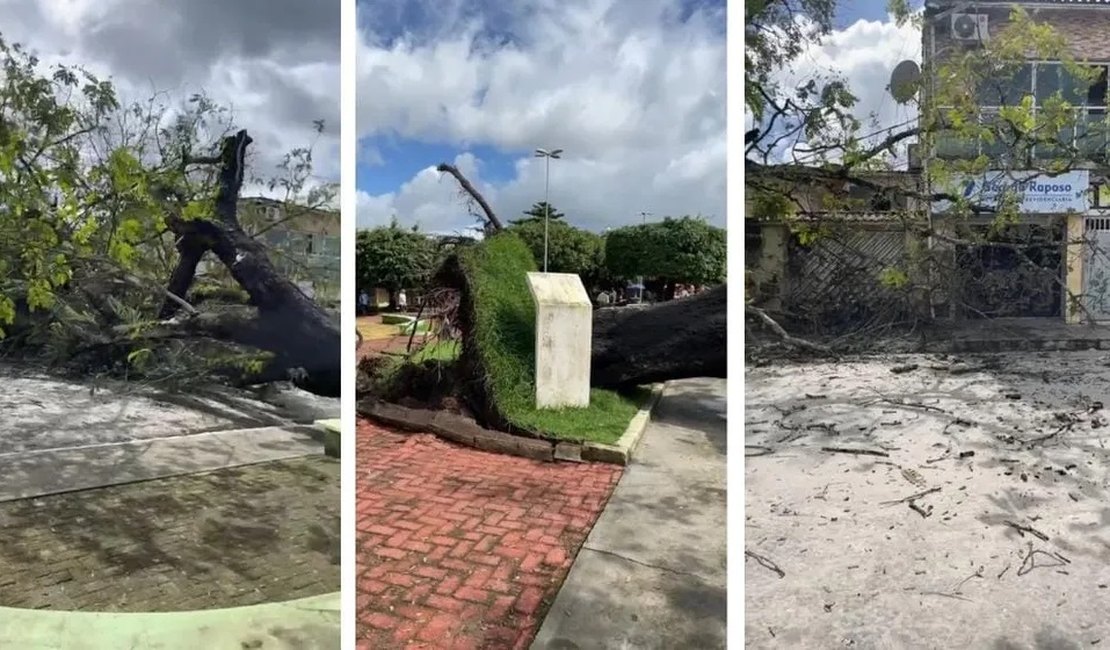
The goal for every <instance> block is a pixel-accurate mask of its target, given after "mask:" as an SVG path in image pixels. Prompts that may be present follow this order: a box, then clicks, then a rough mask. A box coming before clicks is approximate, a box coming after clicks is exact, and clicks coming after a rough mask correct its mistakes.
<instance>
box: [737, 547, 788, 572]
mask: <svg viewBox="0 0 1110 650" xmlns="http://www.w3.org/2000/svg"><path fill="white" fill-rule="evenodd" d="M744 555H745V556H746V557H750V558H751V559H753V560H755V561H756V562H758V563H759V566H761V567H763V568H764V569H768V570H770V571H774V572H775V573H777V574H778V576H779V578H785V577H786V572H785V571H783V570H782V569H780V568H779V565H777V564H775V563H774V562H772V561H771V560H769V559H767V558H766V557H764V556H762V555H760V554H759V553H756V552H754V551H748V550H745V551H744Z"/></svg>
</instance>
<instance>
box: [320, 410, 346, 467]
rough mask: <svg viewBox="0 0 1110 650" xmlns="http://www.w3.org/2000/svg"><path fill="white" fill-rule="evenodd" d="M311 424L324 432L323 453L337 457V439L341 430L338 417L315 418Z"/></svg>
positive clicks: (338, 448)
mask: <svg viewBox="0 0 1110 650" xmlns="http://www.w3.org/2000/svg"><path fill="white" fill-rule="evenodd" d="M313 424H314V425H315V426H316V427H317V428H319V429H321V430H323V432H324V455H325V456H328V457H330V458H339V450H340V444H339V440H340V436H341V434H342V432H343V424H342V420H340V419H339V418H331V419H328V420H316V421H315V422H313Z"/></svg>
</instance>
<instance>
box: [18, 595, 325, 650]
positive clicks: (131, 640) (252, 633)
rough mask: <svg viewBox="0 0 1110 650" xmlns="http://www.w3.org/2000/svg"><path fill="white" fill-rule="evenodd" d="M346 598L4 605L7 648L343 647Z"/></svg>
mask: <svg viewBox="0 0 1110 650" xmlns="http://www.w3.org/2000/svg"><path fill="white" fill-rule="evenodd" d="M339 615H340V598H339V594H338V593H336V594H328V595H325V596H318V597H314V598H305V599H302V600H296V601H291V602H286V603H273V604H269V605H256V606H253V607H235V608H231V609H213V610H204V611H196V612H174V613H165V614H123V613H107V612H105V613H101V612H56V611H40V610H34V609H13V608H8V607H3V608H0V647H4V648H41V649H42V650H116V649H118V648H144V649H148V650H195V649H196V648H262V649H266V650H269V649H273V650H338V649H339V648H340V647H341V643H340V628H339Z"/></svg>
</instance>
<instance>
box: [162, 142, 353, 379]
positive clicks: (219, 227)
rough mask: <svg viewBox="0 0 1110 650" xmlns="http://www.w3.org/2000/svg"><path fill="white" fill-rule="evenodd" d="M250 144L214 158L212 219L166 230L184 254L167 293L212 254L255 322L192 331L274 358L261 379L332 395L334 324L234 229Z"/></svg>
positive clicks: (188, 280)
mask: <svg viewBox="0 0 1110 650" xmlns="http://www.w3.org/2000/svg"><path fill="white" fill-rule="evenodd" d="M250 144H251V138H250V136H248V135H247V132H246V131H239V132H238V133H236V134H235V135H234V136H230V137H227V138H224V142H223V148H222V150H221V154H220V157H219V159H218V162H219V164H220V176H219V191H218V193H217V195H216V206H215V217H214V218H213V219H212V220H210V221H185V220H182V219H180V218H176V219H175V218H171V219H170V220H169V226H170V229H171V230H172V231H173V232H174V234H175V235H177V236H178V238H179V242H178V250H179V251H181V252H182V259H181V260H180V261H179V263H178V266H177V268H176V269H175V270H174V273H173V276H172V277H171V281H170V284H171V287H172V288H177V289H181V288H182V287H184V289H186V290H187V288H188V287H189V286H190V285H191V284H192V282H193V278H194V277H195V275H196V266H197V262H199V261H200V258H201V256H203V254H204V252H205V251H211V252H212V253H214V254H215V255H216V257H218V258H219V259H220V261H221V262H223V264H224V265H225V266H226V267H227V268H228V270H229V271H230V272H231V275H232V277H233V278H235V281H236V282H238V283H239V286H241V287H242V288H243V289H244V290H245V291H246V292H247V293H248V294H249V295H250V299H251V305H252V306H254V307H255V308H257V313H258V317H257V319H256V322H254V323H252V324H250V325H243V324H241V325H240V328H239V329H237V330H236V329H230V330H229V329H228V324H227V323H226V322H219V326H218V327H217V326H216V323H215V322H209V321H206V320H203V319H201V320H196V321H195V322H194V323H193V324H192V325H191V327H196V328H200V329H204V324H205V323H208V324H209V325H210V326H211V327H213V328H216V330H217V331H218V332H219V333H220V334H221V335H222V336H223V337H225V338H229V339H231V340H235V341H236V342H241V343H246V344H249V345H252V346H253V347H257V348H260V349H263V350H266V351H269V352H272V353H273V354H274V355H275V356H274V359H273V361H272V362H271V363H270V366H269V367H268V368H267V369H266V370H265V371H264V373H263V374H264V375H265V378H267V379H269V378H277V377H278V376H279V375H284V376H290V378H292V379H293V380H294V383H296V384H297V385H299V386H301V387H302V388H305V389H306V390H309V391H311V392H314V393H317V394H320V395H328V396H338V395H339V390H340V370H339V366H340V350H339V345H340V337H339V327H338V324H337V323H336V322H335V320H334V319H333V318H332V317H331V316H329V315H328V314H327V312H325V311H324V309H323V308H322V307H320V306H319V305H317V304H316V303H315V302H313V301H312V300H311V299H310V298H309V297H308V296H306V295H305V294H304V292H303V291H301V290H300V288H298V287H297V286H296V285H295V284H293V283H292V282H290V281H289V280H288V279H286V278H285V277H284V276H283V275H282V274H281V273H279V272H278V271H277V269H275V268H274V266H273V264H272V263H271V262H270V258H269V256H267V254H266V249H265V247H264V246H263V245H262V244H260V243H259V242H258V241H256V240H255V239H253V238H252V237H250V236H249V235H247V233H246V232H244V231H243V228H242V227H241V226H240V224H239V219H238V215H237V209H238V208H237V204H238V200H239V191H240V189H241V188H242V185H243V173H244V171H245V170H244V160H245V156H246V150H247V147H248V146H249V145H250ZM193 162H212V161H193ZM198 251H199V253H198ZM186 253H188V256H186ZM194 260H195V261H194ZM174 293H175V295H182V294H180V293H177V292H174ZM175 309H176V305H170V304H169V302H168V301H167V303H166V304H165V305H164V306H163V309H162V311H163V313H169V314H172V313H173V312H174V311H175Z"/></svg>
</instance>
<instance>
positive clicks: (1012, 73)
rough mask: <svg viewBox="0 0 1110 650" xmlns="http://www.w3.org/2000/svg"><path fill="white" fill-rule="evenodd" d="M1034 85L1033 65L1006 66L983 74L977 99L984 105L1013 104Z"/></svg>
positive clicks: (1018, 101) (1019, 100)
mask: <svg viewBox="0 0 1110 650" xmlns="http://www.w3.org/2000/svg"><path fill="white" fill-rule="evenodd" d="M1032 87H1033V66H1032V64H1025V65H1021V66H1016V67H1015V66H1006V67H1005V68H1000V69H998V70H997V71H992V72H988V73H987V74H984V75H983V80H982V81H980V82H979V92H978V93H977V100H978V102H979V104H981V105H983V106H1013V105H1015V104H1018V103H1020V102H1021V98H1022V97H1024V96H1026V95H1028V94H1029V93H1030V92H1031V91H1032Z"/></svg>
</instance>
